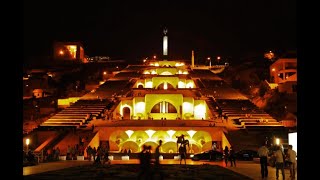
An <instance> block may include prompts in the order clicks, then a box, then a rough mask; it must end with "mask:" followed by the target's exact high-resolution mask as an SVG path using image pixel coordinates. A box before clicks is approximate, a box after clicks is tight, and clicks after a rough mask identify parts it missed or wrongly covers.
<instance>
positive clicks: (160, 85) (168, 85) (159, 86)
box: [157, 82, 175, 89]
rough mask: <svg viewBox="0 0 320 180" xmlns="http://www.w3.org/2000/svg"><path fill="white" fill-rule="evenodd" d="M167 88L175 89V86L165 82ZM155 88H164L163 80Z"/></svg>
mask: <svg viewBox="0 0 320 180" xmlns="http://www.w3.org/2000/svg"><path fill="white" fill-rule="evenodd" d="M167 87H168V88H167V89H175V87H174V86H173V85H172V84H171V83H169V82H167ZM157 89H164V82H163V83H161V84H159V85H158V86H157Z"/></svg>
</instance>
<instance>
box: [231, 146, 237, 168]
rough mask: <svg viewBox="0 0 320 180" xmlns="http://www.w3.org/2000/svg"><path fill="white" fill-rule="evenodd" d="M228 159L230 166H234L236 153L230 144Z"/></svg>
mask: <svg viewBox="0 0 320 180" xmlns="http://www.w3.org/2000/svg"><path fill="white" fill-rule="evenodd" d="M229 160H230V163H231V167H233V165H234V167H236V153H235V151H234V149H233V147H232V146H231V147H230V153H229Z"/></svg>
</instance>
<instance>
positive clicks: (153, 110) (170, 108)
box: [151, 101, 178, 113]
mask: <svg viewBox="0 0 320 180" xmlns="http://www.w3.org/2000/svg"><path fill="white" fill-rule="evenodd" d="M162 102H165V103H168V112H165V113H178V111H177V108H176V107H175V106H174V105H173V104H172V103H170V102H168V101H162ZM160 103H161V102H158V103H156V104H155V105H154V106H153V107H152V108H151V113H162V112H160V109H161V108H160Z"/></svg>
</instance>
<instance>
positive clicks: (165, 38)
mask: <svg viewBox="0 0 320 180" xmlns="http://www.w3.org/2000/svg"><path fill="white" fill-rule="evenodd" d="M167 33H168V29H167V28H164V30H163V34H164V36H163V60H167V59H168V36H167Z"/></svg>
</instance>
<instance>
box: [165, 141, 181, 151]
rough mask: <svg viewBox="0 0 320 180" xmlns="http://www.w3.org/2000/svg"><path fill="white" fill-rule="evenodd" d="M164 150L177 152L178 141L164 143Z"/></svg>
mask: <svg viewBox="0 0 320 180" xmlns="http://www.w3.org/2000/svg"><path fill="white" fill-rule="evenodd" d="M161 149H162V152H164V153H175V152H177V151H178V149H177V143H176V142H174V141H168V142H165V143H163V144H162V146H161Z"/></svg>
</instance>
